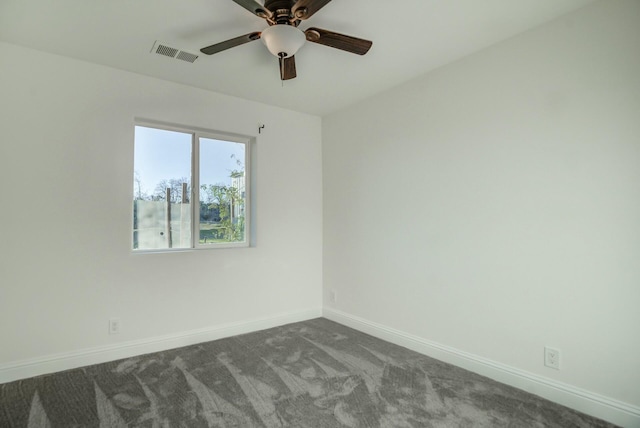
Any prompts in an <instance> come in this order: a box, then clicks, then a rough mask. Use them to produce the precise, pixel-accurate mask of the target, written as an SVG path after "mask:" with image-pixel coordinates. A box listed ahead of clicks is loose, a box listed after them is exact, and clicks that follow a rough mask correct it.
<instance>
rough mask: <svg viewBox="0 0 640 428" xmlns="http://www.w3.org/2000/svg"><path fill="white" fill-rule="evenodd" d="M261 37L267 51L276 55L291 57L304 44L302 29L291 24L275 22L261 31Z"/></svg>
mask: <svg viewBox="0 0 640 428" xmlns="http://www.w3.org/2000/svg"><path fill="white" fill-rule="evenodd" d="M261 39H262V41H263V43H264V44H265V46H266V47H267V49H269V52H271V53H272V54H273V55H275V56H277V57H280V58H282V57H292V56H294V55H295V54H296V52H298V49H300V48H301V47H302V45H304V42H305V40H306V37H305V35H304V33H303V32H302V30H300V29H298V28H297V27H294V26H292V25H286V24H276V25H272V26H270V27H269V28H266V29H265V30H264V31H263V32H262V36H261Z"/></svg>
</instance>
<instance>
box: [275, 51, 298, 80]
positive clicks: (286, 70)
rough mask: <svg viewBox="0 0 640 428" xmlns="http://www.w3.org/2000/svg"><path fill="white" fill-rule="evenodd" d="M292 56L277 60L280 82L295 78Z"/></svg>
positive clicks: (294, 63)
mask: <svg viewBox="0 0 640 428" xmlns="http://www.w3.org/2000/svg"><path fill="white" fill-rule="evenodd" d="M295 58H296V57H295V55H294V56H288V57H286V58H279V61H280V80H289V79H295V78H296V76H297V75H296V60H295Z"/></svg>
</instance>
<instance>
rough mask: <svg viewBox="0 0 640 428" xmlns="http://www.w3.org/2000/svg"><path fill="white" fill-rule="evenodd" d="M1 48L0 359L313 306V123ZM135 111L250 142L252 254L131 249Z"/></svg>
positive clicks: (316, 272)
mask: <svg viewBox="0 0 640 428" xmlns="http://www.w3.org/2000/svg"><path fill="white" fill-rule="evenodd" d="M0 57H1V58H2V61H0V94H1V101H0V135H1V141H0V176H1V180H0V182H1V183H2V208H1V209H0V217H1V218H0V225H1V226H2V232H1V233H0V253H1V257H0V271H1V273H0V281H1V283H2V285H1V286H0V366H2V365H3V364H4V365H5V366H11V364H13V363H18V364H19V363H20V362H24V361H31V360H32V359H34V358H35V359H38V358H46V357H47V356H51V355H57V354H60V353H68V352H77V351H79V350H86V349H95V348H96V347H105V346H110V345H113V346H116V345H118V344H121V343H125V342H126V343H128V342H132V341H137V340H147V339H150V338H154V337H158V336H165V335H171V334H175V335H179V334H181V333H183V332H191V331H193V330H199V329H207V328H216V327H220V326H225V325H229V324H230V323H243V322H248V321H253V320H258V319H270V318H273V317H276V318H277V317H279V316H281V315H285V314H295V313H301V312H304V313H310V312H305V311H311V312H313V311H316V312H317V313H318V314H320V308H321V304H322V300H321V289H322V285H321V281H322V187H321V186H322V176H321V174H322V170H321V157H322V154H321V132H320V131H321V120H320V118H319V117H315V116H310V115H306V114H299V113H295V112H291V111H286V110H283V109H279V108H274V107H269V106H266V105H261V104H258V103H253V102H249V101H245V100H241V99H237V98H232V97H228V96H223V95H217V94H214V93H211V92H207V91H203V90H199V89H194V88H190V87H186V86H181V85H177V84H173V83H169V82H165V81H161V80H156V79H152V78H148V77H143V76H140V75H136V74H133V73H129V72H123V71H119V70H115V69H110V68H106V67H103V66H99V65H95V64H89V63H85V62H80V61H75V60H71V59H68V58H63V57H59V56H54V55H49V54H44V53H40V52H37V51H33V50H28V49H23V48H20V47H17V46H13V45H9V44H6V43H0ZM185 66H186V67H189V66H191V65H189V64H186V63H185ZM136 117H140V118H147V119H153V120H157V121H164V122H170V123H175V124H182V125H186V126H195V127H201V128H206V129H211V130H218V131H224V132H232V133H237V134H244V135H250V136H257V141H256V147H257V164H256V165H255V166H256V170H255V173H256V179H257V188H256V189H255V190H256V192H257V193H256V195H257V198H256V201H257V207H256V208H257V217H256V218H255V219H254V220H255V226H256V228H257V229H256V230H257V236H256V240H257V241H256V244H257V245H256V246H255V247H254V248H248V249H225V250H213V251H210V250H207V251H189V252H180V253H165V254H132V251H131V224H132V220H131V216H132V213H131V206H132V202H131V201H132V193H133V187H132V183H133V181H132V180H133V130H134V128H133V125H134V118H136ZM259 122H260V123H264V124H265V130H264V131H263V133H262V134H261V135H258V123H259ZM110 317H119V318H120V320H121V323H122V332H121V333H120V334H119V335H111V336H109V335H108V334H107V325H108V319H109V318H110ZM132 352H133V351H132Z"/></svg>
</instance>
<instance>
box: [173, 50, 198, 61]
mask: <svg viewBox="0 0 640 428" xmlns="http://www.w3.org/2000/svg"><path fill="white" fill-rule="evenodd" d="M176 58H178V59H181V60H183V61H187V62H194V61H195V60H197V59H198V55H194V54H192V53H189V52H185V51H180V52H178V55H176Z"/></svg>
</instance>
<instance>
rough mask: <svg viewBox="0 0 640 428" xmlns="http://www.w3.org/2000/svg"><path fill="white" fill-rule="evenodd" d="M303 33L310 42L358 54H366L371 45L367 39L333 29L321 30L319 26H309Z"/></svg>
mask: <svg viewBox="0 0 640 428" xmlns="http://www.w3.org/2000/svg"><path fill="white" fill-rule="evenodd" d="M304 34H305V36H306V37H307V40H308V41H310V42H313V43H318V44H321V45H325V46H330V47H332V48H336V49H340V50H343V51H347V52H351V53H354V54H358V55H364V54H366V53H367V52H369V49H371V45H373V42H372V41H369V40H364V39H359V38H357V37H351V36H347V35H345V34H340V33H334V32H333V31H329V30H323V29H321V28H309V29H308V30H306V31H305V32H304Z"/></svg>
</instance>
